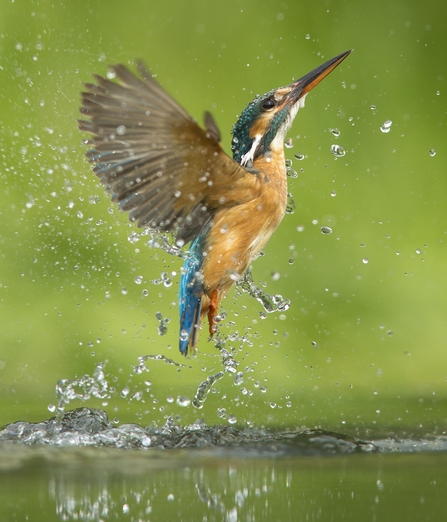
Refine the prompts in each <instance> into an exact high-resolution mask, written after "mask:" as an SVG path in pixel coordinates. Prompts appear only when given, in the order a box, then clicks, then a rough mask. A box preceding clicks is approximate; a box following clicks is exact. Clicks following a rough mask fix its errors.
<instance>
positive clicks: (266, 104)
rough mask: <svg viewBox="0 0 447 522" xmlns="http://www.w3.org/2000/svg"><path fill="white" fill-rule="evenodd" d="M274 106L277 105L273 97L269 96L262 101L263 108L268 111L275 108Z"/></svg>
mask: <svg viewBox="0 0 447 522" xmlns="http://www.w3.org/2000/svg"><path fill="white" fill-rule="evenodd" d="M274 106H275V100H273V99H272V98H267V99H266V100H265V101H264V102H263V103H262V108H263V109H265V110H267V111H268V110H270V109H273V107H274Z"/></svg>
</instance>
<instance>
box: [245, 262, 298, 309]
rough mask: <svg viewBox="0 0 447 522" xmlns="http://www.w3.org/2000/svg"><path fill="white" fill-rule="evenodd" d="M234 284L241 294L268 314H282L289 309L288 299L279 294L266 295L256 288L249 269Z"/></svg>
mask: <svg viewBox="0 0 447 522" xmlns="http://www.w3.org/2000/svg"><path fill="white" fill-rule="evenodd" d="M236 284H237V287H238V288H240V289H241V290H242V291H243V292H246V293H247V294H249V295H251V297H254V298H255V299H256V300H257V301H258V302H260V303H261V305H262V306H263V307H264V310H265V311H266V312H268V313H269V314H270V313H273V312H284V311H286V310H288V309H289V308H290V299H286V298H284V297H283V296H282V295H279V294H276V295H270V294H267V293H266V292H264V290H262V289H261V288H259V287H258V286H256V285H255V283H254V281H253V277H252V273H251V269H250V268H249V269H248V270H247V271H246V272H245V274H244V275H243V276H242V277H241V278H240V279H239V281H238V282H237V283H236Z"/></svg>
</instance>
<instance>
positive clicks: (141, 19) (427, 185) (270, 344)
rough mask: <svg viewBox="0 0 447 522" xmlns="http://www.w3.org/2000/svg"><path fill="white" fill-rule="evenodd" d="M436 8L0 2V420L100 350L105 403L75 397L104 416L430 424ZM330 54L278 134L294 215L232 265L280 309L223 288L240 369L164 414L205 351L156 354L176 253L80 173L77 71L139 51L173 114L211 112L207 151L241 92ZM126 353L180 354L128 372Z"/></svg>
mask: <svg viewBox="0 0 447 522" xmlns="http://www.w3.org/2000/svg"><path fill="white" fill-rule="evenodd" d="M446 19H447V4H443V3H442V2H436V1H434V0H430V1H428V2H424V3H422V2H418V1H416V0H405V1H404V0H401V1H394V2H388V1H384V0H379V1H377V2H373V3H371V2H355V1H353V0H349V1H345V2H330V1H325V2H277V1H271V0H270V1H265V2H259V1H257V0H247V1H236V0H230V1H227V2H220V3H217V2H216V3H214V2H213V3H212V2H205V1H197V0H193V1H190V2H181V1H178V0H175V1H171V2H148V1H142V0H141V1H137V0H130V1H128V2H118V1H114V0H113V1H111V0H108V1H105V0H103V1H82V2H62V3H61V2H56V3H54V2H50V1H30V0H28V1H22V2H6V1H3V2H1V3H0V50H1V52H0V80H1V89H0V122H1V127H0V140H1V141H0V149H1V166H0V180H1V187H2V189H1V191H0V243H1V250H0V395H1V397H2V399H1V405H0V424H5V423H8V422H12V421H16V420H19V419H25V420H29V421H32V420H40V419H43V418H47V417H49V416H50V415H51V414H50V412H49V411H48V409H47V407H48V405H49V404H55V401H56V398H55V391H54V390H55V385H56V383H57V381H58V380H60V379H74V378H76V377H77V378H79V377H81V376H83V375H86V374H89V375H93V372H94V369H95V366H96V365H97V364H98V363H105V373H106V378H107V381H108V382H109V385H110V386H111V387H113V388H114V390H115V391H113V392H112V397H111V398H110V399H109V400H107V401H101V400H90V401H86V402H84V404H85V405H87V406H95V407H103V408H104V409H105V410H106V411H107V412H108V413H109V415H110V416H111V417H112V418H115V417H116V418H117V419H119V421H120V422H139V423H142V424H148V423H150V422H152V421H156V422H157V423H159V424H160V423H162V422H163V421H164V418H165V417H166V416H167V415H174V416H176V419H177V420H178V421H179V422H182V423H186V422H191V421H193V420H195V419H196V418H197V417H203V418H204V419H205V420H206V422H207V423H208V424H216V423H222V422H223V423H225V422H228V421H229V419H232V420H233V421H234V420H235V421H236V422H237V423H238V424H239V425H241V426H246V425H247V424H248V425H256V426H260V425H270V426H285V425H292V426H308V427H314V426H319V427H322V428H325V429H330V430H334V431H335V430H338V431H343V432H345V433H348V434H352V435H361V436H371V435H372V433H373V432H380V433H384V432H387V433H388V432H391V431H394V432H399V431H405V430H410V431H412V432H413V433H414V432H416V431H420V430H422V431H424V432H429V433H438V432H441V431H443V429H444V428H445V423H446V417H447V415H446V404H447V386H446V377H447V352H446V347H447V346H446V345H447V342H446V339H447V324H446V311H447V297H446V296H447V292H446V283H447V277H446V269H445V267H446V261H445V260H446V241H447V235H446V231H447V212H446V208H447V179H446V176H445V173H446V166H447V163H446V147H445V145H446V137H447V136H446V135H447V132H446V122H447V116H446V111H447V104H446V99H447V88H446V81H447V65H446V60H445V55H446V46H447V34H446V32H445V20H446ZM349 48H354V52H353V53H352V54H351V56H349V57H348V59H347V60H346V61H344V62H343V64H342V65H341V66H340V67H339V68H338V69H337V70H336V71H334V72H333V73H332V74H331V75H330V76H329V77H328V78H327V79H326V80H325V81H324V82H323V83H322V84H321V85H320V86H318V88H317V89H316V90H315V91H314V92H312V93H311V94H310V95H309V97H308V99H307V104H306V108H305V109H304V110H302V111H300V113H299V115H298V117H297V119H296V121H295V124H294V126H293V129H292V131H291V132H290V134H289V136H290V137H291V138H292V139H293V146H292V147H291V148H289V149H287V150H286V154H287V156H288V158H289V159H291V160H292V161H293V168H294V169H295V170H296V171H297V172H298V174H299V177H298V179H294V180H290V191H291V192H292V193H293V196H294V199H295V201H296V203H297V209H296V212H295V213H294V214H293V215H288V216H286V217H285V219H284V221H283V223H282V224H281V226H280V228H279V229H278V231H277V233H276V234H275V235H274V237H273V239H272V240H271V241H270V243H269V244H268V245H267V247H266V249H265V256H264V257H261V258H260V259H258V260H257V261H256V262H255V264H254V267H253V277H254V280H255V282H256V283H257V284H259V285H265V290H266V291H267V292H268V293H270V294H281V295H283V296H284V297H287V298H289V299H291V301H292V305H291V307H290V309H289V310H288V311H287V312H285V313H283V314H279V313H276V314H270V315H267V317H266V318H262V315H263V314H262V313H261V312H263V309H262V307H261V305H260V304H259V303H258V302H257V301H255V300H254V299H253V298H251V297H250V296H248V295H246V294H242V295H237V294H238V292H236V291H234V290H233V291H232V292H230V294H229V296H228V297H227V299H226V300H225V302H224V308H225V311H226V313H227V318H226V321H225V322H224V323H223V324H222V327H221V333H222V335H223V336H226V335H232V336H233V337H235V338H236V337H237V338H238V339H239V340H237V339H235V340H233V341H228V345H227V346H230V347H232V348H234V349H235V355H234V357H235V359H236V361H237V362H238V363H239V367H238V371H242V372H243V373H244V382H243V383H242V384H240V385H238V386H236V385H235V384H234V383H233V377H232V376H231V375H230V374H226V375H225V378H223V379H222V380H220V381H219V382H218V383H216V384H215V386H214V387H213V390H212V393H211V394H210V396H209V398H208V400H207V402H206V403H205V405H204V408H203V409H201V410H196V409H195V408H193V407H192V406H191V405H190V406H186V407H185V406H183V407H181V406H179V405H178V404H177V399H178V397H187V398H189V399H192V398H193V396H194V393H195V391H196V389H197V387H198V385H199V384H200V382H202V381H203V380H205V379H206V377H207V376H209V375H212V374H214V373H216V372H218V371H219V370H221V369H222V363H221V361H220V358H219V357H218V355H217V353H218V352H217V350H216V348H215V347H214V345H213V344H212V343H207V342H206V335H202V339H201V342H200V344H199V353H198V356H197V357H196V358H195V359H189V360H187V361H184V360H182V358H181V357H180V355H179V354H178V351H177V339H178V317H177V305H176V293H177V288H178V281H179V276H178V274H179V272H180V261H179V260H178V259H176V258H171V257H169V256H168V255H166V254H164V252H162V251H161V250H154V249H151V248H150V247H149V246H148V245H147V238H145V237H142V238H140V239H139V240H138V241H136V239H137V238H135V237H134V236H133V234H134V232H136V229H135V228H134V227H133V226H131V225H130V224H128V222H127V216H125V215H123V214H120V213H119V212H118V211H117V209H116V208H115V207H114V206H113V205H112V204H111V203H110V201H109V199H108V197H107V196H106V195H105V193H104V191H103V189H102V187H101V186H100V185H99V182H98V181H97V179H96V178H95V176H94V175H93V174H92V173H91V171H90V167H89V165H88V162H87V160H86V159H85V157H84V153H85V147H84V146H83V145H82V143H81V140H82V138H84V137H85V136H82V135H81V134H80V133H79V132H78V130H77V125H76V118H77V117H78V107H79V98H80V96H79V93H80V91H81V89H82V82H85V81H90V80H91V74H92V73H100V74H105V73H106V71H107V64H108V63H117V62H123V63H127V64H132V63H133V60H134V59H135V58H142V59H143V60H144V61H145V62H146V63H147V64H148V65H149V66H150V67H151V69H152V71H153V72H154V73H156V74H157V77H158V80H159V81H160V83H161V84H162V85H163V86H164V87H165V88H166V89H167V90H168V92H170V93H171V94H172V95H173V96H174V97H175V98H176V99H177V100H178V101H179V102H180V103H181V104H182V105H183V106H185V107H186V108H187V110H188V111H189V112H190V113H191V114H192V115H193V116H194V117H195V118H197V119H198V120H199V121H201V120H202V113H203V111H204V110H211V111H212V113H213V114H214V116H215V118H216V120H217V122H218V124H219V127H220V128H221V130H222V134H223V144H224V147H225V149H226V150H227V151H228V150H229V143H230V129H231V125H232V124H233V123H234V122H235V121H236V118H237V115H238V114H239V113H240V112H241V111H242V109H243V108H244V107H245V105H246V104H247V103H248V102H249V101H251V99H252V98H253V97H254V95H255V94H262V93H264V92H266V91H268V90H270V89H272V88H274V87H278V86H280V85H284V84H287V83H289V82H290V81H291V80H292V79H293V78H297V77H299V76H301V75H303V74H305V73H306V72H308V71H310V70H311V69H312V68H314V67H316V66H317V65H319V64H320V63H322V62H323V61H325V60H327V59H329V58H331V57H333V56H335V55H336V54H338V53H340V52H342V51H345V50H346V49H349ZM386 120H391V121H392V125H391V127H390V131H389V132H388V133H384V132H382V131H381V129H380V127H381V125H382V124H383V123H384V122H385V121H386ZM334 128H336V129H338V130H339V132H340V135H339V137H338V138H337V137H335V136H334V134H333V133H332V132H331V131H330V129H334ZM334 144H337V145H340V146H341V147H343V149H344V150H345V151H346V154H345V156H343V157H338V158H337V157H335V156H334V155H333V154H332V153H331V146H332V145H334ZM430 151H431V152H430ZM295 155H304V156H305V158H304V159H303V160H300V161H298V160H297V159H295V158H294V156H295ZM322 226H329V227H331V228H332V230H333V232H332V234H326V235H325V234H322V233H321V230H320V229H321V227H322ZM162 272H167V273H168V274H169V278H170V279H171V280H172V283H173V284H172V285H171V286H169V285H168V287H166V286H165V285H163V284H155V283H153V281H157V280H160V278H161V274H162ZM173 272H175V274H174V275H172V273H173ZM139 276H142V282H141V283H140V284H137V283H136V282H135V279H136V278H137V280H139V279H138V277H139ZM157 312H161V314H162V315H163V317H164V318H168V319H170V322H169V323H168V325H167V326H168V332H167V334H166V335H164V336H160V335H159V334H158V327H159V321H158V319H157V318H156V313H157ZM236 333H237V335H235V334H236ZM146 354H163V355H165V356H166V357H169V358H172V359H174V360H175V361H177V362H181V363H185V362H186V366H185V367H184V368H180V369H179V368H178V367H175V366H172V365H167V364H164V363H163V362H162V361H148V362H147V363H146V366H147V368H148V369H149V370H150V371H149V372H146V371H144V372H143V373H141V374H140V373H138V372H134V371H133V367H134V366H135V365H137V364H138V357H139V356H144V355H146ZM121 395H123V396H124V397H122V396H121ZM80 404H81V402H80V401H73V402H72V403H70V405H69V407H70V408H71V407H75V406H79V405H80ZM231 416H232V417H231Z"/></svg>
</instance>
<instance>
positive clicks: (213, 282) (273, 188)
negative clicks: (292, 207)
mask: <svg viewBox="0 0 447 522" xmlns="http://www.w3.org/2000/svg"><path fill="white" fill-rule="evenodd" d="M254 170H256V171H258V174H257V178H258V182H259V184H260V191H259V195H258V197H256V198H255V199H252V200H250V201H248V202H246V203H243V204H240V205H236V206H232V207H229V208H223V209H221V210H220V211H218V212H217V213H216V215H215V217H214V220H213V226H212V229H211V231H210V233H209V236H208V238H207V247H206V250H205V252H206V257H205V260H204V263H203V275H204V284H205V290H206V293H207V294H208V295H210V294H211V292H212V291H213V290H217V292H218V296H219V299H221V298H222V297H223V296H224V295H225V293H226V292H227V291H228V289H229V288H230V287H231V285H232V284H233V283H234V282H235V281H236V280H237V279H238V278H239V277H240V276H241V275H242V274H243V273H244V272H245V271H246V270H247V268H248V267H249V265H250V263H251V262H252V261H253V259H255V258H256V256H257V255H258V254H259V252H260V251H261V249H262V248H263V247H264V246H265V244H266V243H267V241H268V240H269V239H270V237H271V235H272V234H273V232H274V231H275V230H276V228H277V227H278V225H279V224H280V222H281V220H282V218H283V216H284V212H285V209H286V204H287V178H286V172H285V164H284V153H283V151H279V152H275V153H272V154H271V155H270V156H269V157H263V158H260V159H257V160H256V161H255V163H254ZM253 175H255V174H253ZM204 304H206V303H204Z"/></svg>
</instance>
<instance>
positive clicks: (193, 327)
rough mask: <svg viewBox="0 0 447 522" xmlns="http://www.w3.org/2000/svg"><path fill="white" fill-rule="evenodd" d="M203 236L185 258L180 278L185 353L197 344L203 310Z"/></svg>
mask: <svg viewBox="0 0 447 522" xmlns="http://www.w3.org/2000/svg"><path fill="white" fill-rule="evenodd" d="M203 239H204V238H203V236H202V235H200V236H199V237H197V238H196V239H195V240H194V241H193V242H192V243H191V248H190V252H189V256H188V257H187V258H186V259H185V262H184V264H183V270H182V277H181V279H180V290H179V306H180V343H179V349H180V352H181V353H182V354H183V355H187V354H188V347H189V346H191V347H194V345H195V344H196V339H197V334H198V329H199V323H200V314H201V311H202V296H203V276H202V273H201V268H202V264H203V244H204V240H203Z"/></svg>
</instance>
